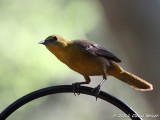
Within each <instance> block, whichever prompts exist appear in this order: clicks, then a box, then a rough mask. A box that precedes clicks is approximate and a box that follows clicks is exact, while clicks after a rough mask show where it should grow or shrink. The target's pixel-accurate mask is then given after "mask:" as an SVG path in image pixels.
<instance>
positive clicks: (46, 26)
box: [0, 0, 102, 120]
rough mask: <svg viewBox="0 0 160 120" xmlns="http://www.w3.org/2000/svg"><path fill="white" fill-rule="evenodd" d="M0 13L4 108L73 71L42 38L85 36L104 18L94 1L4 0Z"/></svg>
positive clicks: (0, 107)
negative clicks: (58, 35) (41, 43)
mask: <svg viewBox="0 0 160 120" xmlns="http://www.w3.org/2000/svg"><path fill="white" fill-rule="evenodd" d="M0 16H1V18H0V111H2V110H3V109H4V108H5V107H7V106H8V105H9V104H10V103H11V102H13V101H14V100H16V99H17V98H19V97H21V96H23V95H25V94H27V93H29V92H31V91H33V90H36V89H39V88H42V87H46V86H49V84H50V83H51V82H54V81H55V80H56V78H58V80H63V79H62V78H65V77H66V76H68V75H69V73H70V72H71V70H69V69H68V68H67V67H66V66H65V65H64V64H63V63H61V62H59V61H58V60H57V58H55V57H54V56H53V55H52V54H50V53H49V51H48V50H46V48H45V47H44V46H42V45H38V42H39V41H41V40H44V39H45V38H46V37H47V36H49V35H51V34H54V33H56V34H57V33H58V34H61V35H63V36H64V37H66V38H68V39H76V38H82V39H83V38H84V39H85V38H86V36H85V34H86V33H88V32H90V31H92V30H93V29H95V28H96V26H97V25H98V24H99V22H100V20H101V18H102V15H101V8H100V5H99V4H98V2H97V1H91V0H86V1H85V0H76V1H75V0H37V1H33V0H26V1H25V0H0ZM12 119H13V118H12ZM17 119H18V118H17ZM17 119H16V120H17Z"/></svg>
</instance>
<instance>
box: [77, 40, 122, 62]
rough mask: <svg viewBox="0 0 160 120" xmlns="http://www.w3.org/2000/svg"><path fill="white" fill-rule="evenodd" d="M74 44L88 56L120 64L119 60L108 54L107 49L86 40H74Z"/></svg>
mask: <svg viewBox="0 0 160 120" xmlns="http://www.w3.org/2000/svg"><path fill="white" fill-rule="evenodd" d="M75 42H76V43H77V44H78V45H79V46H80V48H81V49H82V51H84V52H86V53H88V54H91V55H94V56H101V57H105V58H106V59H108V60H112V61H115V62H121V60H120V59H119V58H118V57H116V56H115V55H114V54H113V53H111V52H109V51H108V50H107V49H105V48H104V47H102V46H100V45H98V44H96V43H94V42H91V41H88V40H75Z"/></svg>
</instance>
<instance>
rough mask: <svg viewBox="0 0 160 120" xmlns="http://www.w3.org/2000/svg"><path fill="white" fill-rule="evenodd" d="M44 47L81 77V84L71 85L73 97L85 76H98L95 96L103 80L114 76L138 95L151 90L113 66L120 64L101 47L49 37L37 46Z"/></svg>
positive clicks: (134, 76) (143, 82) (143, 81)
mask: <svg viewBox="0 0 160 120" xmlns="http://www.w3.org/2000/svg"><path fill="white" fill-rule="evenodd" d="M39 43H40V44H43V45H45V46H46V47H47V49H48V50H49V51H50V52H51V53H53V54H54V55H55V56H56V57H57V58H58V59H59V60H60V61H61V62H63V63H64V64H66V65H67V66H68V67H69V68H71V69H72V70H74V71H76V72H78V73H80V74H81V75H83V76H84V79H85V82H78V83H74V84H73V85H74V93H75V92H76V89H77V88H78V87H79V86H80V85H81V84H89V83H90V81H91V79H90V77H89V76H96V75H102V76H103V80H102V82H101V83H100V84H99V85H98V86H97V87H96V88H95V89H94V92H95V95H96V96H97V95H98V94H99V92H100V87H101V86H102V84H103V83H104V81H105V80H106V79H107V76H108V75H110V76H114V77H116V78H118V79H119V80H121V81H123V82H125V83H127V84H129V85H130V86H132V87H133V88H135V89H137V90H141V91H149V90H152V89H153V87H152V85H151V84H150V83H148V82H147V81H145V80H143V79H141V78H139V77H137V76H136V75H133V74H131V73H129V72H127V71H125V70H124V69H123V68H122V67H120V66H119V65H118V64H117V63H119V62H121V60H120V59H119V58H118V57H116V56H115V55H114V54H113V53H111V52H109V51H108V50H107V49H105V48H104V47H102V46H100V45H98V44H96V43H94V42H91V41H88V40H73V41H69V40H66V39H65V38H63V37H62V36H60V35H51V36H49V37H47V38H46V39H45V40H44V41H41V42H39Z"/></svg>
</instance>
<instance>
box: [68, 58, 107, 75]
mask: <svg viewBox="0 0 160 120" xmlns="http://www.w3.org/2000/svg"><path fill="white" fill-rule="evenodd" d="M103 59H104V58H101V57H87V58H85V59H84V58H83V59H75V58H74V59H72V60H71V64H70V63H69V64H67V65H68V67H70V68H71V69H72V70H74V71H76V72H78V73H80V74H82V75H88V76H94V75H102V74H103V71H104V68H105V67H107V65H106V64H105V62H104V60H103Z"/></svg>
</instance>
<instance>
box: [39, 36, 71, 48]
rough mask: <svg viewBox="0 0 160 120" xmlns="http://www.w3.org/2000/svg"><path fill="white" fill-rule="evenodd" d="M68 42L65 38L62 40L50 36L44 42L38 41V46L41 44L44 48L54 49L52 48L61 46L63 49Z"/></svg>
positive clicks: (61, 38)
mask: <svg viewBox="0 0 160 120" xmlns="http://www.w3.org/2000/svg"><path fill="white" fill-rule="evenodd" d="M68 42H69V41H68V40H66V39H65V38H63V37H62V36H60V35H50V36H48V37H47V38H46V39H45V40H43V41H40V42H39V44H43V45H45V46H46V47H49V46H50V47H51V46H52V47H54V46H57V47H58V46H61V47H65V46H67V43H68Z"/></svg>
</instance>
